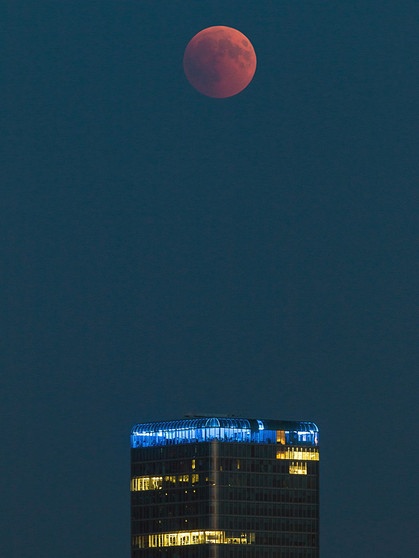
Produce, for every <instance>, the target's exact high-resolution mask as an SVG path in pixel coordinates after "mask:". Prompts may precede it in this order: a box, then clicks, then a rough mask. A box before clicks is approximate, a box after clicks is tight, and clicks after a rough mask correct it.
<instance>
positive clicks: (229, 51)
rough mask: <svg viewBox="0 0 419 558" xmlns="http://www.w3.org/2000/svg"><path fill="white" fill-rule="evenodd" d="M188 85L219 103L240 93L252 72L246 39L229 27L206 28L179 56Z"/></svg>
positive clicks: (252, 54)
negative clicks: (181, 55) (214, 98)
mask: <svg viewBox="0 0 419 558" xmlns="http://www.w3.org/2000/svg"><path fill="white" fill-rule="evenodd" d="M183 69H184V71H185V75H186V77H187V79H188V81H189V83H190V84H191V85H192V86H193V87H195V89H197V90H198V91H199V92H200V93H202V94H203V95H207V96H208V97H216V98H219V99H222V98H225V97H232V96H233V95H237V93H240V91H243V89H244V88H245V87H247V86H248V85H249V83H250V82H251V81H252V79H253V76H254V74H255V71H256V53H255V50H254V48H253V45H252V43H251V42H250V41H249V39H248V38H247V37H246V36H245V35H243V33H240V31H237V29H233V28H232V27H225V26H222V25H217V26H214V27H207V28H206V29H203V30H202V31H200V32H199V33H197V34H196V35H195V36H194V37H192V39H191V40H190V41H189V43H188V45H187V47H186V49H185V54H184V56H183Z"/></svg>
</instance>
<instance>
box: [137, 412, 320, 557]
mask: <svg viewBox="0 0 419 558" xmlns="http://www.w3.org/2000/svg"><path fill="white" fill-rule="evenodd" d="M318 443H319V432H318V428H317V426H316V425H315V424H314V423H312V422H290V421H279V420H260V419H244V418H236V417H189V418H185V419H182V420H177V421H168V422H152V423H145V424H137V425H135V426H134V427H133V429H132V431H131V452H132V456H131V533H132V541H131V548H132V552H131V556H132V558H142V557H147V558H154V557H157V556H159V557H162V556H166V557H168V558H169V557H170V558H192V557H193V558H204V557H205V558H207V557H212V558H256V557H257V558H297V557H298V558H318V556H319V447H318Z"/></svg>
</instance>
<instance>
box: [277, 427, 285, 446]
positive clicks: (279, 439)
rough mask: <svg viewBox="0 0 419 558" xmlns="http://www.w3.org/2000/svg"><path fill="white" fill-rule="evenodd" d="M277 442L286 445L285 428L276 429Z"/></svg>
mask: <svg viewBox="0 0 419 558" xmlns="http://www.w3.org/2000/svg"><path fill="white" fill-rule="evenodd" d="M276 443H277V444H282V445H285V430H277V431H276Z"/></svg>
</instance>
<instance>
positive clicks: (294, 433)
mask: <svg viewBox="0 0 419 558" xmlns="http://www.w3.org/2000/svg"><path fill="white" fill-rule="evenodd" d="M318 434H319V429H318V427H317V426H316V424H314V422H308V421H283V420H271V419H250V418H239V417H228V416H213V417H208V416H205V417H203V416H192V417H187V418H183V419H178V420H169V421H157V422H146V423H141V424H136V425H135V426H134V427H133V428H132V430H131V446H132V447H133V448H135V447H147V446H162V445H172V444H183V443H197V442H206V441H210V440H220V441H222V442H242V443H243V442H248V443H265V444H268V443H271V444H274V443H275V444H276V443H285V444H290V445H310V446H316V445H318V438H319V436H318Z"/></svg>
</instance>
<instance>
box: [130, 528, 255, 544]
mask: <svg viewBox="0 0 419 558" xmlns="http://www.w3.org/2000/svg"><path fill="white" fill-rule="evenodd" d="M254 542H255V533H241V534H240V535H237V536H234V537H226V534H225V531H175V532H173V533H155V534H152V535H137V536H135V537H133V539H132V546H133V547H134V548H161V547H167V546H186V545H194V544H253V543H254Z"/></svg>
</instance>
